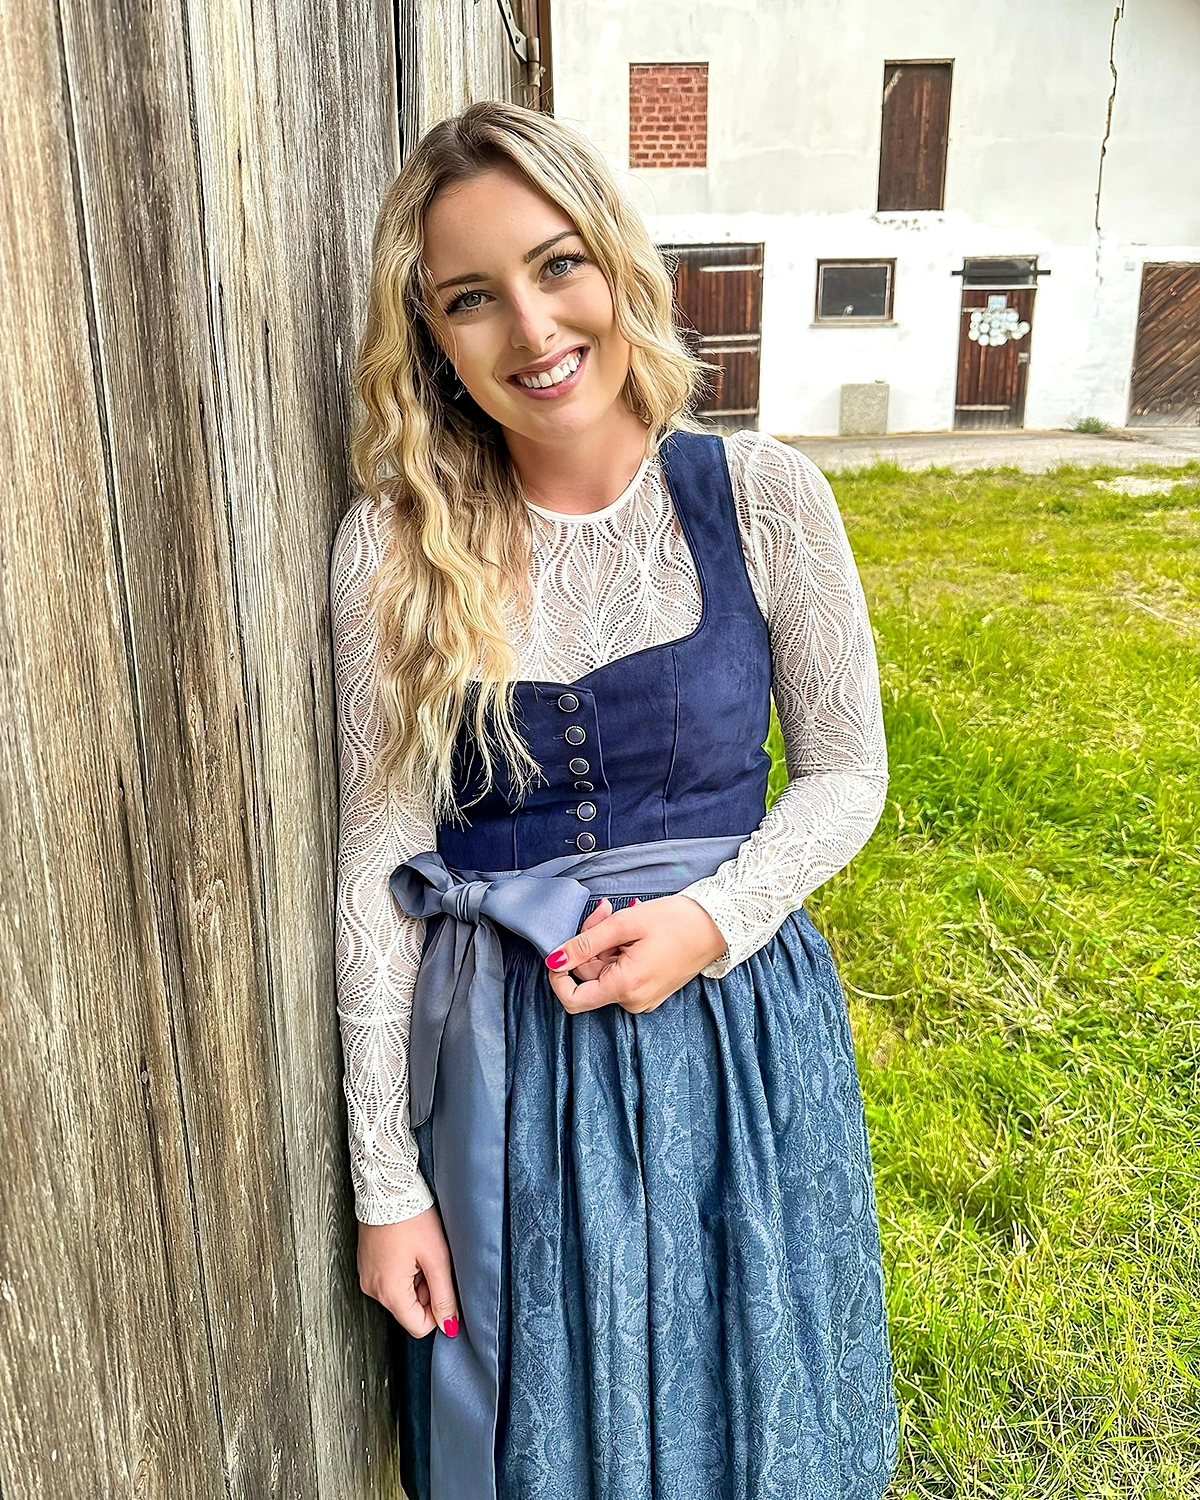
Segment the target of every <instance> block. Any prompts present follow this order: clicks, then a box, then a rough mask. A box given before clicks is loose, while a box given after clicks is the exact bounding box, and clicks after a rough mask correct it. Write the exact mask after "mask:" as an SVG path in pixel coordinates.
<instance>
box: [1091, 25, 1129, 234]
mask: <svg viewBox="0 0 1200 1500" xmlns="http://www.w3.org/2000/svg"><path fill="white" fill-rule="evenodd" d="M1124 15H1125V0H1120V4H1119V5H1118V6H1117V8H1116V10H1114V11H1113V18H1112V31H1111V33H1110V34H1109V38H1108V71H1109V72H1110V73H1111V74H1112V88H1111V89H1110V90H1109V94H1108V111H1107V113H1106V114H1105V116H1104V139H1103V140H1102V141H1101V142H1100V164H1099V166H1098V168H1097V170H1096V258H1097V261H1098V260H1099V257H1100V193H1101V190H1102V189H1103V187H1104V158H1105V156H1107V154H1108V140H1109V137H1110V136H1111V135H1112V117H1113V106H1114V105H1115V104H1116V102H1117V60H1116V51H1117V25H1118V23H1119V22H1120V21H1121V19H1122V18H1123V17H1124Z"/></svg>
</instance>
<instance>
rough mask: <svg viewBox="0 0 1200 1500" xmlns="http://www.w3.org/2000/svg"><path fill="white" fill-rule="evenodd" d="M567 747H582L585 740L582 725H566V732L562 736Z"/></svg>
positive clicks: (585, 736) (585, 734)
mask: <svg viewBox="0 0 1200 1500" xmlns="http://www.w3.org/2000/svg"><path fill="white" fill-rule="evenodd" d="M563 738H564V739H565V740H566V742H567V744H568V745H582V744H583V742H584V740H586V739H587V730H586V729H585V728H584V727H583V725H582V724H568V725H567V732H566V734H565V735H564V736H563Z"/></svg>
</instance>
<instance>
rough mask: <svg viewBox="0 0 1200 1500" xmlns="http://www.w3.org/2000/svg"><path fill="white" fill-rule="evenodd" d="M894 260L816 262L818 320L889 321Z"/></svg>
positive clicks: (845, 321) (820, 321)
mask: <svg viewBox="0 0 1200 1500" xmlns="http://www.w3.org/2000/svg"><path fill="white" fill-rule="evenodd" d="M895 273H896V262H895V261H894V260H820V261H818V262H817V322H818V323H888V322H890V321H891V317H892V282H893V281H894V279H895Z"/></svg>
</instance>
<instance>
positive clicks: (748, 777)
mask: <svg viewBox="0 0 1200 1500" xmlns="http://www.w3.org/2000/svg"><path fill="white" fill-rule="evenodd" d="M660 457H661V459H662V463H663V468H664V471H665V473H666V478H667V486H668V489H669V492H670V496H671V500H672V503H673V504H674V507H675V512H676V514H677V515H678V517H679V522H680V525H681V527H682V529H683V535H684V538H685V539H686V541H687V544H688V547H689V549H690V551H691V554H692V559H693V561H694V563H695V565H696V572H697V575H698V577H699V582H700V593H701V599H702V613H701V618H700V623H699V624H698V625H697V626H696V628H695V629H694V630H693V631H692V632H691V634H689V635H686V636H682V637H681V638H680V639H678V640H674V641H666V642H664V643H663V644H662V645H658V646H647V647H645V648H643V649H642V650H640V651H633V652H630V653H628V654H626V655H624V656H619V657H617V658H615V659H614V660H613V661H610V662H607V663H606V664H605V665H604V666H601V667H596V668H594V669H593V670H592V671H590V672H587V673H585V674H584V675H583V676H582V677H579V678H576V680H575V681H574V682H570V683H562V682H536V681H520V682H518V683H516V684H515V688H514V694H515V701H516V710H517V723H518V725H519V726H520V728H521V732H522V734H523V735H524V738H525V741H526V743H527V744H528V746H529V749H530V752H531V753H532V755H533V757H534V759H535V760H536V761H537V762H538V764H539V765H540V766H541V768H542V773H543V779H540V780H538V781H537V783H536V785H535V786H534V788H533V790H532V791H531V792H530V793H529V795H528V797H527V798H526V800H525V802H524V803H523V804H520V805H518V803H517V801H516V799H515V797H514V796H513V793H512V786H511V781H510V779H509V777H508V773H507V770H506V768H505V767H504V766H503V765H501V766H500V767H498V770H497V777H496V784H495V785H494V786H493V788H492V790H491V791H490V792H488V793H487V795H486V796H484V797H483V798H481V799H480V800H478V801H475V802H474V805H473V806H464V804H466V803H468V802H470V801H472V800H473V799H474V798H476V797H477V795H478V791H479V788H480V785H481V782H480V779H479V762H478V758H477V756H476V754H475V751H474V738H473V734H472V731H471V729H470V727H469V726H464V728H463V730H462V732H461V733H460V735H459V738H458V742H457V744H456V746H455V781H454V786H455V796H456V800H457V801H458V804H459V806H460V808H461V809H462V810H463V817H464V819H465V820H466V826H461V827H460V826H457V825H455V824H451V823H443V824H441V825H440V826H439V828H438V831H437V850H438V853H439V854H441V856H442V857H443V859H444V860H445V862H446V863H447V865H450V866H453V867H455V868H457V869H460V870H517V869H525V868H527V867H528V866H530V865H534V864H537V863H539V862H540V861H542V860H547V859H554V858H556V857H558V856H559V855H563V854H570V853H573V852H575V851H577V850H582V851H584V852H587V851H590V850H593V849H610V848H616V847H618V846H620V845H622V844H636V843H644V842H648V841H650V840H653V839H666V838H707V837H714V836H717V835H725V834H741V835H745V834H750V833H752V832H753V831H754V829H755V828H757V827H758V824H759V823H760V821H761V820H762V816H763V812H764V810H765V807H766V791H767V774H768V772H769V770H770V757H769V756H768V755H767V753H766V751H765V750H764V749H763V744H764V741H765V740H766V738H767V732H768V730H769V727H770V706H771V697H770V693H771V651H770V638H769V636H768V633H767V626H766V622H765V621H764V619H763V616H762V612H761V611H760V609H759V607H758V603H757V600H756V599H755V597H754V593H753V590H752V589H751V586H750V579H749V576H748V574H747V572H746V563H745V559H744V557H743V554H742V548H741V541H740V537H739V531H738V518H737V510H736V506H735V503H734V498H733V489H732V487H731V485H730V481H729V470H728V467H727V465H726V462H725V448H724V444H723V443H722V441H721V439H720V437H717V436H715V435H709V434H700V433H690V432H672V433H670V434H668V436H667V438H666V439H665V440H664V442H663V444H662V447H661V448H660Z"/></svg>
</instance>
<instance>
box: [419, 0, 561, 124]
mask: <svg viewBox="0 0 1200 1500" xmlns="http://www.w3.org/2000/svg"><path fill="white" fill-rule="evenodd" d="M521 11H522V18H523V17H524V7H522V8H521ZM526 24H527V23H526ZM416 43H417V57H418V59H419V72H418V80H417V88H418V90H419V98H420V105H419V109H418V119H419V121H420V129H421V130H428V128H429V127H430V125H434V124H436V123H437V121H438V120H444V119H446V118H447V117H448V116H449V115H453V114H457V113H458V112H459V110H462V109H465V108H466V107H467V105H468V104H473V103H474V102H475V101H476V100H477V99H513V100H516V101H518V102H521V103H524V102H532V100H529V101H527V99H526V94H527V90H526V89H525V77H526V74H525V72H524V70H523V68H522V65H521V63H520V62H519V60H518V59H517V57H516V55H515V54H514V52H513V51H512V49H511V47H510V46H509V43H508V37H507V34H506V33H505V30H504V23H503V21H502V19H501V16H500V7H499V6H498V4H497V3H496V0H428V3H427V4H423V5H421V6H420V7H419V12H418V24H417V34H416Z"/></svg>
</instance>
